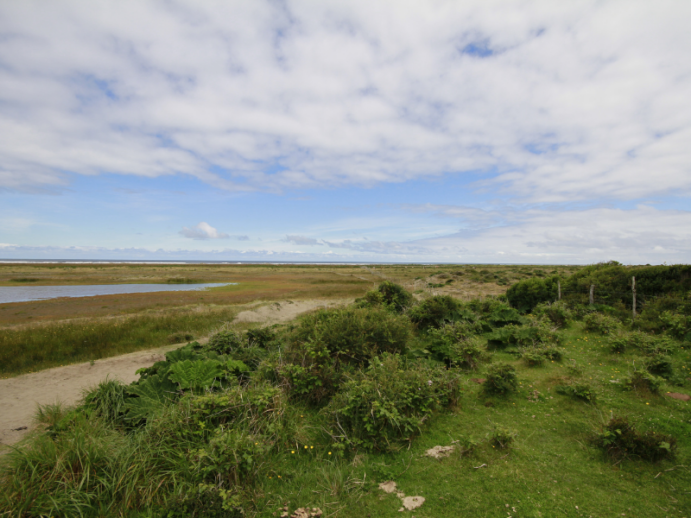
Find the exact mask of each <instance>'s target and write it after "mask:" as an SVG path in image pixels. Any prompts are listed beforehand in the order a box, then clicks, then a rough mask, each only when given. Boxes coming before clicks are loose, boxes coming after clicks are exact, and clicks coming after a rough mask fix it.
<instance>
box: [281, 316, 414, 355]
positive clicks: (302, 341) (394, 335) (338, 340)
mask: <svg viewBox="0 0 691 518" xmlns="http://www.w3.org/2000/svg"><path fill="white" fill-rule="evenodd" d="M410 337H411V328H410V322H409V321H408V319H407V318H405V317H403V316H398V315H392V314H391V313H390V312H388V311H385V310H382V309H377V308H374V309H362V308H346V309H323V310H319V311H317V312H315V313H312V314H309V315H307V316H305V317H303V318H302V319H301V321H300V324H299V325H298V326H297V327H296V328H295V329H293V330H292V332H290V333H289V334H288V336H287V340H288V347H287V349H286V357H287V359H288V361H289V362H293V363H302V360H303V359H304V357H305V355H310V354H314V353H313V352H312V351H311V350H309V348H307V349H306V348H305V346H306V344H322V345H323V347H324V348H325V349H326V350H327V351H328V354H329V355H330V358H331V360H332V361H333V362H334V363H336V364H339V363H349V364H353V365H364V364H366V363H367V361H368V360H369V359H370V358H372V357H373V356H377V355H381V354H382V353H394V354H405V352H406V348H407V342H408V340H409V339H410ZM296 360H297V361H296Z"/></svg>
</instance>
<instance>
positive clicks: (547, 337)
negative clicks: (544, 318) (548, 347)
mask: <svg viewBox="0 0 691 518" xmlns="http://www.w3.org/2000/svg"><path fill="white" fill-rule="evenodd" d="M560 341H561V338H560V336H559V334H558V333H557V332H556V331H555V330H554V329H551V328H550V327H548V326H546V325H544V323H542V322H539V321H533V322H530V324H528V325H524V326H517V325H513V324H509V325H507V326H504V327H502V328H500V329H497V330H495V331H493V332H492V333H490V334H488V335H487V342H488V345H489V346H490V347H492V348H496V349H504V348H506V347H510V346H515V347H529V346H533V347H535V346H538V345H541V344H557V343H559V342H560Z"/></svg>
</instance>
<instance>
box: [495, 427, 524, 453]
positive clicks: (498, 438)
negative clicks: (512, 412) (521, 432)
mask: <svg viewBox="0 0 691 518" xmlns="http://www.w3.org/2000/svg"><path fill="white" fill-rule="evenodd" d="M517 435H518V434H517V433H516V432H515V431H514V430H511V429H509V428H506V427H496V428H494V430H492V433H490V435H489V443H490V444H491V445H492V446H494V447H496V448H499V449H504V448H509V447H510V446H511V445H512V444H513V442H514V440H515V439H516V436H517Z"/></svg>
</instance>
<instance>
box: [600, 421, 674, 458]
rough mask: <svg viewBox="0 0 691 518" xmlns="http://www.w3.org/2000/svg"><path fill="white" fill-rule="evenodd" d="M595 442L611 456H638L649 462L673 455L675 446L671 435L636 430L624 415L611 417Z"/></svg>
mask: <svg viewBox="0 0 691 518" xmlns="http://www.w3.org/2000/svg"><path fill="white" fill-rule="evenodd" d="M596 442H597V444H598V446H600V447H601V448H602V449H604V450H605V452H606V453H607V454H608V455H609V456H611V457H614V458H621V457H638V458H641V459H643V460H648V461H651V462H656V461H659V460H662V459H667V458H671V457H673V456H674V454H675V452H676V447H677V440H676V439H675V438H674V437H672V436H671V435H665V434H659V433H656V432H643V433H642V432H638V431H637V430H636V428H635V427H634V425H632V424H631V423H629V421H628V419H626V418H625V417H613V418H612V419H611V420H610V421H609V422H608V423H607V424H606V425H605V426H604V428H603V430H602V432H601V433H600V434H599V435H598V436H597V440H596Z"/></svg>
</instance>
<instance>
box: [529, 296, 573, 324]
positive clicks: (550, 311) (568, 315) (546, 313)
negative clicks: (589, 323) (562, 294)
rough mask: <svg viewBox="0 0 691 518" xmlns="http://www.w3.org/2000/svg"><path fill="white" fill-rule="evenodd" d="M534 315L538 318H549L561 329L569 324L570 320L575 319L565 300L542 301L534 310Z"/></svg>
mask: <svg viewBox="0 0 691 518" xmlns="http://www.w3.org/2000/svg"><path fill="white" fill-rule="evenodd" d="M532 313H533V315H535V316H536V317H538V318H544V319H546V320H549V321H550V322H551V323H552V324H554V325H555V326H557V327H558V328H560V329H564V328H566V327H568V326H569V322H570V321H571V320H573V314H572V312H571V310H570V309H569V308H568V306H567V305H566V303H565V302H561V301H559V302H552V303H550V302H541V303H540V304H538V305H537V306H535V308H534V309H533V311H532Z"/></svg>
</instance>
